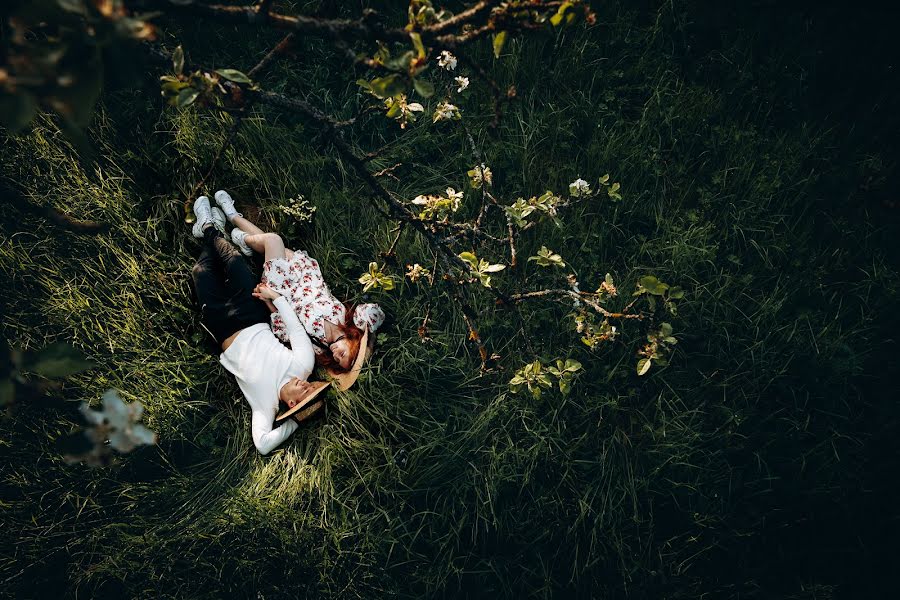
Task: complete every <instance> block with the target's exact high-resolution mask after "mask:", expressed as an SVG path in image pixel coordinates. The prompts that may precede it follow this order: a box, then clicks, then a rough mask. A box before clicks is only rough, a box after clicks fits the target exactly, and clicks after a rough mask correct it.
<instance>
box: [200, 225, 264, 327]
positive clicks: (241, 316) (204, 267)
mask: <svg viewBox="0 0 900 600" xmlns="http://www.w3.org/2000/svg"><path fill="white" fill-rule="evenodd" d="M191 277H192V278H193V279H194V290H195V291H196V293H197V300H199V302H200V314H201V319H202V322H203V325H204V326H205V327H206V328H207V329H208V330H209V332H210V333H211V334H212V336H213V337H214V338H215V340H216V343H217V344H219V345H221V344H222V342H223V341H225V340H226V339H227V338H228V337H230V336H231V335H232V334H233V333H234V332H236V331H240V330H241V329H244V328H246V327H250V326H251V325H255V324H257V323H268V322H269V309H268V308H266V305H265V304H264V303H263V302H262V301H261V300H257V299H256V298H254V297H253V295H252V293H253V288H255V287H256V284H257V283H259V280H258V279H257V278H256V277H254V276H253V272H252V271H251V270H250V266H249V265H248V264H247V261H246V260H244V257H243V256H241V255H240V253H239V252H238V250H237V248H235V247H234V245H232V244H231V243H230V242H228V241H226V240H225V238H224V237H223V236H222V234H221V233H219V231H218V230H217V229H216V228H215V227H207V228H206V229H205V230H204V232H203V252H202V253H200V258H198V259H197V264H195V265H194V268H193V270H192V271H191Z"/></svg>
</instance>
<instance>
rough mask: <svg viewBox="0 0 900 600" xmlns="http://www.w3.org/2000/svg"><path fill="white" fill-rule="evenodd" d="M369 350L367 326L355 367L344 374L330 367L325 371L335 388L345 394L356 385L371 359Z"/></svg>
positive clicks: (354, 363) (360, 342) (360, 343)
mask: <svg viewBox="0 0 900 600" xmlns="http://www.w3.org/2000/svg"><path fill="white" fill-rule="evenodd" d="M369 350H370V348H369V327H368V325H367V326H366V327H365V329H364V330H363V336H362V339H361V340H360V341H359V352H357V353H356V360H355V361H354V362H353V367H352V368H351V369H350V370H349V371H346V372H344V373H341V372H339V371H335V370H334V369H333V368H330V367H329V368H326V369H325V371H327V373H328V375H330V376H331V379H332V383H334V387H336V388H337V389H338V390H340V391H342V392H343V391H346V390H349V389H350V387H351V386H352V385H353V384H354V383H356V380H357V378H358V377H359V373H360V371H362V368H363V365H364V364H365V363H366V359H368V358H369Z"/></svg>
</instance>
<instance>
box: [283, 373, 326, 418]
mask: <svg viewBox="0 0 900 600" xmlns="http://www.w3.org/2000/svg"><path fill="white" fill-rule="evenodd" d="M330 385H331V382H330V381H312V382H310V386H312V387H311V388H310V390H309V391H308V392H306V395H305V396H303V397H302V398H301V399H300V401H299V402H297V404H295V405H294V406H292V407H291V408H289V409H287V410H286V411H284V412H283V413H281V414H280V415H278V416H277V417H275V420H276V421H281V420H282V419H287V418H288V417H290V416H291V415H293V414H295V413H297V412H298V411H301V410H303V409H305V408H307V407H310V405H311V403H312V401H313V400H315V399H316V398H317V397H318V396H319V395H320V394H321V393H322V392H324V391H325V390H326V389H328V386H330Z"/></svg>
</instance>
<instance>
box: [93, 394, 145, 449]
mask: <svg viewBox="0 0 900 600" xmlns="http://www.w3.org/2000/svg"><path fill="white" fill-rule="evenodd" d="M81 414H82V415H84V418H85V419H86V420H87V421H88V422H89V423H90V424H92V425H94V428H93V429H94V431H92V432H89V436H90V437H92V438H94V439H95V441H97V442H100V443H102V438H106V439H108V440H109V445H110V446H112V447H113V448H115V449H116V450H118V451H119V452H131V451H132V450H134V449H135V448H136V447H137V446H139V445H142V444H155V443H156V434H155V433H153V432H152V431H150V430H149V429H147V428H146V427H144V426H143V425H141V424H139V423H138V421H139V420H140V418H141V415H143V414H144V407H143V405H141V403H140V402H137V401H135V402H132V403H131V404H125V402H124V401H123V400H122V398H120V397H119V393H118V392H117V391H116V390H109V391H108V392H106V393H105V394H103V408H102V409H101V410H93V409H92V408H90V406H88V404H87V403H83V404H82V406H81Z"/></svg>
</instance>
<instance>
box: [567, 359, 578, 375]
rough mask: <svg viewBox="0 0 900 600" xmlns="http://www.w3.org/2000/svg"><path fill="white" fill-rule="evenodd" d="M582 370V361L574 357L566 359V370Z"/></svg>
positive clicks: (572, 371)
mask: <svg viewBox="0 0 900 600" xmlns="http://www.w3.org/2000/svg"><path fill="white" fill-rule="evenodd" d="M580 370H581V363H580V362H578V361H577V360H575V359H573V358H567V359H566V371H569V372H571V373H574V372H576V371H580Z"/></svg>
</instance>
